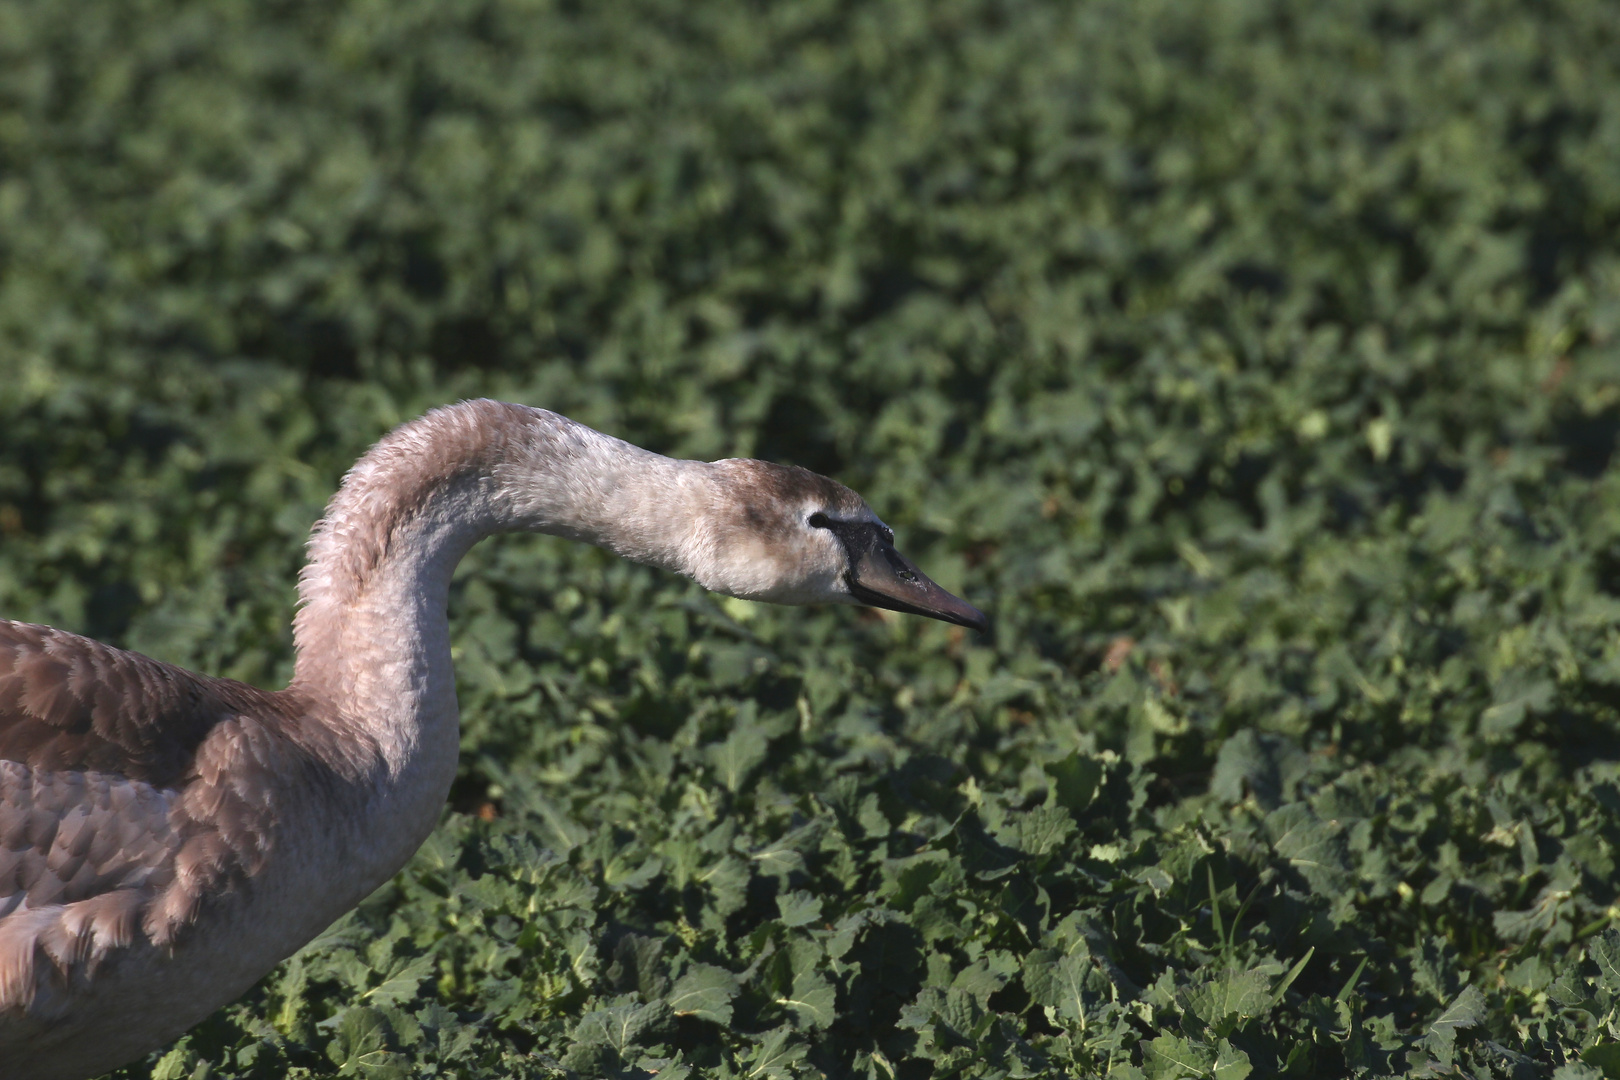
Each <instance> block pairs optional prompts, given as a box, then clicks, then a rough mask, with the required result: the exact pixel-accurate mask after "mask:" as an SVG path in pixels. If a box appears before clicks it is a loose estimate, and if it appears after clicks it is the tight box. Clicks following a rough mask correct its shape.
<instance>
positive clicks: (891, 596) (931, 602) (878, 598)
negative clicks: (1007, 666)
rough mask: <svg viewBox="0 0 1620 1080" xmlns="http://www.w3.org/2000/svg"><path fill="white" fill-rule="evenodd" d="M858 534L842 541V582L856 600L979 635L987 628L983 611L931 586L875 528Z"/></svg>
mask: <svg viewBox="0 0 1620 1080" xmlns="http://www.w3.org/2000/svg"><path fill="white" fill-rule="evenodd" d="M861 531H862V533H864V535H862V536H860V537H859V538H856V537H853V536H847V537H846V538H845V547H846V549H847V550H848V551H849V575H848V578H847V579H846V580H847V581H848V582H849V591H850V593H851V594H853V595H854V597H855V599H856V600H858V601H860V602H861V603H863V604H866V605H868V606H869V607H880V608H888V609H889V610H890V611H903V612H905V613H906V614H908V615H926V616H927V617H928V618H930V619H940V620H942V621H944V622H948V623H955V624H956V625H957V626H966V627H968V628H969V629H972V630H977V631H979V632H980V633H983V632H984V631H986V630H988V629H990V620H989V619H987V618H985V615H984V612H982V611H980V610H979V609H978V608H976V607H974V606H973V605H972V604H970V603H968V602H967V601H966V600H963V599H961V598H959V597H956V596H952V595H951V594H950V593H948V592H946V591H945V590H944V589H942V588H940V587H939V586H938V585H935V584H934V583H933V582H932V581H930V580H929V579H928V575H926V574H924V573H923V572H922V571H921V570H919V569H917V567H916V564H914V563H913V562H912V561H911V560H910V559H908V558H906V557H905V556H904V555H902V554H900V553H899V552H898V551H896V550H895V549H894V545H893V544H891V543H889V542H888V541H886V540H885V539H884V538H883V537H882V536H881V535H879V533H878V531H877V530H876V529H875V528H874V529H870V530H861ZM851 541H854V542H851ZM863 541H864V542H863Z"/></svg>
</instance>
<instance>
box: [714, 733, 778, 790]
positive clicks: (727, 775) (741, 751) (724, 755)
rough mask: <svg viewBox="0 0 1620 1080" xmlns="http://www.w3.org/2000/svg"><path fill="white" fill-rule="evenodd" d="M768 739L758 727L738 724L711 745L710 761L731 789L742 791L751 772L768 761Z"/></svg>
mask: <svg viewBox="0 0 1620 1080" xmlns="http://www.w3.org/2000/svg"><path fill="white" fill-rule="evenodd" d="M769 741H770V740H769V739H767V738H766V736H765V732H763V731H761V730H760V729H759V728H758V727H754V726H747V727H739V728H737V729H736V730H734V731H732V732H731V734H729V735H727V736H726V739H725V741H724V742H722V743H720V744H719V745H718V746H713V747H710V748H709V761H710V763H711V764H712V765H713V766H714V770H715V774H716V775H717V776H718V777H719V780H720V782H721V783H722V784H724V785H725V787H726V790H728V791H733V792H735V791H741V790H742V786H743V783H744V782H745V781H746V780H747V778H748V774H749V773H751V772H753V771H754V770H755V769H756V768H758V767H759V765H760V763H761V762H763V761H764V760H765V753H766V751H767V750H768V749H769Z"/></svg>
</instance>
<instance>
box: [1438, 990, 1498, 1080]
mask: <svg viewBox="0 0 1620 1080" xmlns="http://www.w3.org/2000/svg"><path fill="white" fill-rule="evenodd" d="M1484 1021H1485V995H1484V994H1482V993H1480V990H1479V987H1477V986H1467V987H1464V988H1463V991H1462V993H1460V994H1458V995H1457V996H1456V998H1455V999H1453V1001H1452V1002H1451V1004H1450V1005H1448V1006H1446V1008H1445V1010H1444V1011H1443V1012H1441V1014H1440V1015H1439V1016H1438V1017H1437V1018H1436V1019H1435V1020H1434V1022H1433V1023H1431V1024H1430V1025H1429V1028H1428V1031H1427V1032H1426V1033H1425V1035H1424V1038H1423V1041H1424V1044H1425V1045H1426V1046H1428V1048H1429V1049H1430V1050H1432V1051H1433V1052H1434V1054H1435V1056H1436V1057H1438V1058H1440V1059H1441V1060H1442V1061H1444V1062H1446V1063H1447V1064H1448V1065H1449V1064H1450V1062H1451V1060H1452V1056H1453V1048H1454V1046H1455V1044H1456V1042H1457V1032H1459V1031H1461V1030H1464V1029H1466V1028H1471V1027H1475V1026H1477V1025H1479V1024H1481V1023H1483V1022H1484Z"/></svg>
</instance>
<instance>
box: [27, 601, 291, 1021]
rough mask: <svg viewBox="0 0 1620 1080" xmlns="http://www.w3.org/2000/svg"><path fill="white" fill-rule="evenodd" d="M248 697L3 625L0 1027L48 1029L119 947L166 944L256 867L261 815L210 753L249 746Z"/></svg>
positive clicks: (97, 647) (71, 640)
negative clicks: (24, 1021)
mask: <svg viewBox="0 0 1620 1080" xmlns="http://www.w3.org/2000/svg"><path fill="white" fill-rule="evenodd" d="M222 691H225V692H222ZM252 694H261V695H263V696H265V697H267V698H268V697H269V695H267V694H264V692H262V691H255V690H254V689H253V688H252V687H247V686H242V685H240V684H232V683H226V682H225V681H224V680H215V679H208V678H206V677H203V676H198V675H194V674H192V673H190V672H188V671H185V670H184V669H181V668H178V667H175V666H173V665H170V664H165V663H161V662H160V661H157V660H152V659H150V658H149V657H145V656H141V655H140V654H138V653H132V652H127V651H125V650H122V649H115V648H113V647H111V646H108V645H103V644H101V643H100V642H97V641H92V640H89V639H88V638H82V637H79V636H77V635H74V634H68V633H64V632H62V631H59V630H53V629H51V628H49V627H43V626H32V625H28V624H23V623H11V622H0V1018H3V1017H4V1016H6V1015H7V1014H11V1015H16V1013H17V1012H19V1011H20V1012H23V1013H25V1014H27V1015H30V1016H33V1017H34V1018H36V1019H48V1018H49V1016H50V1015H51V1014H52V1013H55V1012H57V1011H59V1010H60V1009H65V1008H66V1007H67V1004H68V1003H69V1002H70V1001H71V1000H72V999H73V997H74V995H75V992H76V991H81V990H82V989H83V988H84V987H85V985H87V984H88V981H89V980H91V979H93V978H94V976H95V974H96V972H97V970H98V969H99V968H100V967H101V966H102V965H103V964H105V963H107V962H108V961H109V960H112V959H114V958H116V957H117V956H118V955H119V954H120V952H122V951H127V950H129V949H131V948H136V947H142V948H162V947H167V946H171V945H172V944H173V942H174V938H175V936H176V934H177V933H178V932H179V931H180V930H182V929H183V928H184V927H185V926H186V925H188V924H189V923H190V922H191V921H193V920H194V919H195V917H196V915H197V911H198V908H199V906H200V905H201V903H202V902H203V901H204V900H205V899H206V898H207V897H208V896H209V895H211V894H212V893H215V892H217V891H219V890H220V889H221V888H222V887H224V886H226V885H227V884H228V882H229V879H231V878H232V877H236V876H240V875H241V874H242V873H243V872H244V871H245V870H247V869H249V867H248V866H247V862H248V861H249V860H248V858H247V856H248V855H249V854H250V852H251V851H252V850H253V849H254V848H255V847H257V848H259V849H261V850H262V848H263V846H264V845H263V844H262V843H261V842H258V841H261V840H262V839H263V838H262V828H261V826H260V824H259V819H261V818H262V816H263V808H257V809H256V808H255V807H253V806H252V805H251V802H252V800H251V793H250V792H244V791H243V790H241V785H240V784H232V783H229V782H221V777H220V770H219V769H218V768H212V767H210V766H211V762H210V759H211V758H213V757H216V756H218V754H217V751H221V750H226V751H228V750H232V749H236V750H239V749H240V744H241V743H242V741H243V739H242V738H241V737H240V736H241V728H242V727H243V724H244V718H243V715H242V713H243V710H242V709H241V708H240V706H241V705H242V704H244V703H243V702H239V701H233V700H231V698H235V697H241V696H243V695H252ZM231 729H236V730H235V731H232V730H231ZM226 735H232V736H236V737H232V738H221V736H226ZM211 736H213V738H211ZM248 741H250V742H251V741H253V740H252V739H251V738H249V739H248ZM212 744H229V745H219V746H216V745H212ZM211 751H213V752H211ZM237 756H239V755H237ZM210 781H212V783H210ZM256 833H257V834H259V835H255V834H256Z"/></svg>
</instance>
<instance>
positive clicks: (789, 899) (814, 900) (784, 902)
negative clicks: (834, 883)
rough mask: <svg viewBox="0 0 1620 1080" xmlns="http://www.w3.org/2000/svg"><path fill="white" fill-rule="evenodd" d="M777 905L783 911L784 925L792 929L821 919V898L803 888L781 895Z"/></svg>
mask: <svg viewBox="0 0 1620 1080" xmlns="http://www.w3.org/2000/svg"><path fill="white" fill-rule="evenodd" d="M776 907H777V910H778V911H780V912H781V913H782V925H784V926H786V927H788V928H790V929H792V928H796V927H800V926H808V925H809V924H811V923H813V922H819V921H820V920H821V898H820V897H819V896H816V895H815V894H813V893H808V892H805V891H803V890H802V889H801V890H795V891H794V892H790V893H783V894H781V895H779V896H778V897H777V898H776Z"/></svg>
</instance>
